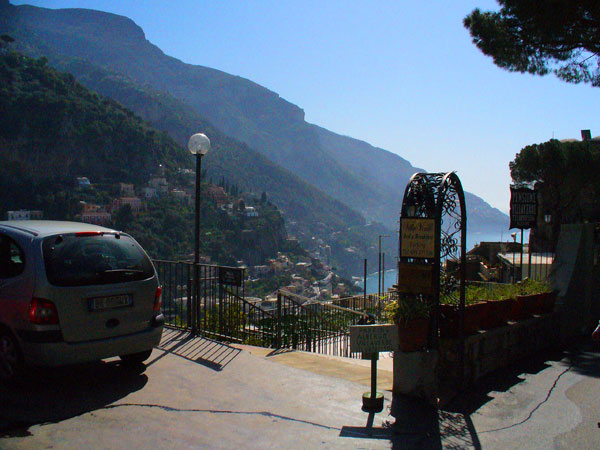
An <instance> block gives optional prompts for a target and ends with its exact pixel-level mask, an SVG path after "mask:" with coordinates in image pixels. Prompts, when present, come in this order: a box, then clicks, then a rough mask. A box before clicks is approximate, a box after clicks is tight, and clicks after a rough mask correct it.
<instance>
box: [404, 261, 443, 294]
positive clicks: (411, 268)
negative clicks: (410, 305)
mask: <svg viewBox="0 0 600 450" xmlns="http://www.w3.org/2000/svg"><path fill="white" fill-rule="evenodd" d="M433 285H434V283H433V265H432V264H415V263H407V262H400V263H398V284H397V285H396V289H397V290H398V292H399V293H401V294H427V295H429V294H433Z"/></svg>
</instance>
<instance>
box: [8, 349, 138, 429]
mask: <svg viewBox="0 0 600 450" xmlns="http://www.w3.org/2000/svg"><path fill="white" fill-rule="evenodd" d="M144 370H145V366H144V365H143V364H139V365H137V366H134V367H132V366H126V365H123V364H122V363H120V362H119V361H110V362H104V361H102V362H96V363H90V364H85V365H77V366H65V367H60V368H52V369H46V368H43V369H42V368H31V369H29V371H28V372H27V373H26V374H25V375H24V376H23V379H22V380H20V381H18V382H17V383H15V384H12V385H0V438H11V437H24V436H28V435H30V433H29V431H28V430H29V428H30V427H31V426H32V425H37V424H43V423H48V422H54V423H56V422H61V421H63V420H66V419H69V418H72V417H75V416H78V415H81V414H84V413H87V412H91V411H95V410H97V409H99V408H103V407H105V406H106V405H109V404H111V403H113V402H115V401H117V400H120V399H122V398H123V397H125V396H127V395H128V394H130V393H131V392H135V391H138V390H140V389H142V388H143V387H144V385H145V384H146V383H147V381H148V377H147V376H146V375H145V374H144V373H143V372H144Z"/></svg>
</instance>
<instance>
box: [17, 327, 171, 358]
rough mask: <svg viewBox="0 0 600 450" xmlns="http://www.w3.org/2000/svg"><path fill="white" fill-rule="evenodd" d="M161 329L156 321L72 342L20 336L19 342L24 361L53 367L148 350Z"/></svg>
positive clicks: (157, 342)
mask: <svg viewBox="0 0 600 450" xmlns="http://www.w3.org/2000/svg"><path fill="white" fill-rule="evenodd" d="M162 330H163V326H162V324H156V325H154V326H152V327H150V328H148V329H146V330H144V331H141V332H138V333H133V334H128V335H125V336H117V337H111V338H107V339H98V340H94V341H83V342H75V343H68V342H64V341H63V342H31V341H25V340H22V341H21V345H22V349H23V357H24V358H25V363H26V364H28V365H32V366H51V367H56V366H63V365H67V364H77V363H84V362H91V361H98V360H100V359H104V358H111V357H113V356H119V355H126V354H130V353H137V352H143V351H146V350H150V349H152V348H154V347H156V346H157V345H158V344H159V343H160V338H161V336H162Z"/></svg>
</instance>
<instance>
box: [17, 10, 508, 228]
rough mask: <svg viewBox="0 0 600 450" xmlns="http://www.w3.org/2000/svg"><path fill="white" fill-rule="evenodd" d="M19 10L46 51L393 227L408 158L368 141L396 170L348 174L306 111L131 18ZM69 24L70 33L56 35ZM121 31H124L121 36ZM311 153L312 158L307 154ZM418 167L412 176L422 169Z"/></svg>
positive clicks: (494, 216) (500, 219) (493, 214)
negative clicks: (134, 86)
mask: <svg viewBox="0 0 600 450" xmlns="http://www.w3.org/2000/svg"><path fill="white" fill-rule="evenodd" d="M15 8H19V9H20V8H25V9H24V10H23V11H24V12H23V13H22V14H20V15H19V14H16V13H15V16H19V17H18V20H20V21H21V22H22V23H24V24H26V26H27V27H29V29H30V31H31V30H32V28H31V23H32V22H35V27H34V30H37V31H38V33H42V34H43V37H44V39H43V40H44V41H45V42H44V43H43V44H39V45H40V47H42V46H45V47H46V48H48V47H53V48H54V49H55V50H56V49H62V50H64V49H65V48H67V49H68V51H69V53H70V55H71V56H76V57H83V58H86V59H90V60H91V61H93V62H94V63H96V64H99V65H102V66H107V67H110V68H111V69H113V70H116V71H117V72H121V73H124V74H126V75H127V76H129V77H130V78H131V79H133V80H135V81H136V82H139V83H142V84H144V83H147V84H150V85H152V86H153V87H154V88H156V89H159V90H163V91H166V92H169V93H170V94H171V95H173V96H174V97H175V98H178V99H180V100H182V101H184V102H185V103H187V104H189V105H190V106H192V107H193V108H194V109H195V110H196V111H198V112H200V113H201V114H202V115H203V116H204V117H206V118H207V119H209V120H210V121H211V123H213V124H214V125H215V126H216V127H217V128H219V129H220V130H222V131H223V132H224V133H225V134H227V135H229V136H232V137H234V138H236V139H238V140H240V141H242V142H246V143H247V144H249V145H250V146H251V147H252V148H255V149H257V150H258V151H260V152H261V153H263V154H265V155H266V156H268V157H269V158H270V159H271V160H272V161H274V162H276V163H278V164H279V165H282V166H283V167H285V168H287V169H288V170H291V171H292V172H293V173H296V174H298V175H299V176H300V177H301V178H303V179H304V180H306V181H308V182H309V183H310V184H313V185H315V186H317V187H318V188H320V189H321V190H323V191H324V192H327V193H329V194H330V195H332V196H333V197H334V198H336V199H338V200H340V201H342V202H344V203H345V204H346V205H348V206H350V207H352V208H353V209H356V210H357V211H360V212H361V213H362V214H363V215H364V216H365V217H369V218H370V219H372V220H378V221H381V222H382V223H384V224H386V225H387V226H388V227H390V228H394V227H395V224H396V221H397V216H398V212H399V203H400V202H401V197H402V193H403V191H404V186H405V185H406V182H407V181H408V177H409V176H410V175H412V174H411V173H408V172H410V171H411V170H412V169H410V168H408V170H407V168H406V164H407V163H408V161H406V160H405V159H403V158H402V157H400V156H399V155H396V154H395V153H391V152H388V153H387V154H386V153H383V152H387V151H386V150H383V149H378V148H376V147H373V146H370V145H369V144H367V143H364V144H366V146H367V147H364V146H363V149H368V151H369V152H370V153H369V154H370V158H368V161H366V162H367V163H369V164H371V165H373V164H375V165H377V164H376V163H377V161H378V160H379V159H386V160H387V161H388V163H387V164H383V165H382V164H379V165H377V167H379V169H381V170H383V169H386V168H387V169H390V170H391V169H395V170H396V173H393V174H391V175H386V176H380V175H379V174H378V175H377V176H371V177H369V178H365V177H363V176H361V175H360V173H358V172H357V171H356V170H348V168H349V166H348V165H347V164H344V162H343V161H341V160H340V152H339V151H336V149H335V148H328V145H329V144H331V142H332V139H331V136H330V137H329V138H328V139H326V141H327V142H329V144H325V145H324V144H323V140H324V138H323V131H322V130H324V129H320V127H318V126H317V125H312V124H309V123H307V122H305V120H304V111H303V110H302V109H301V108H300V107H298V106H296V105H294V104H292V103H290V102H288V101H287V100H285V99H283V98H281V97H280V96H279V95H278V94H277V93H275V92H273V91H271V90H269V89H267V88H265V87H263V86H260V85H258V84H257V83H255V82H253V81H251V80H248V79H245V78H243V77H240V76H236V75H230V74H227V73H226V72H223V71H220V70H218V69H213V68H208V67H204V66H199V65H192V64H187V63H185V62H183V61H180V60H178V59H176V58H173V57H171V56H168V55H166V54H164V53H163V52H162V51H161V50H160V49H159V48H158V47H157V46H155V45H154V44H152V43H151V42H149V41H148V40H147V39H146V37H145V34H144V32H143V30H142V29H141V27H139V26H138V25H137V24H135V22H133V21H132V20H131V19H127V18H123V17H121V16H117V15H114V14H109V13H102V12H99V11H93V12H90V10H80V9H77V10H46V9H43V8H36V7H31V6H22V7H15ZM75 19H76V20H75ZM63 22H64V23H66V25H67V30H62V31H61V32H57V31H56V29H57V28H58V29H60V25H61V24H62V23H63ZM99 23H101V24H102V26H99ZM116 30H118V31H119V33H115V31H116ZM33 34H35V33H33ZM38 41H39V40H38ZM117 44H118V46H117ZM117 49H118V51H117ZM315 127H317V128H315ZM329 133H332V132H329ZM333 134H335V133H333ZM336 136H337V137H336V138H335V140H337V141H338V142H337V144H335V145H338V146H339V145H343V146H345V147H347V148H351V147H352V146H353V145H354V144H353V143H355V142H362V141H358V140H356V139H353V138H348V137H344V136H341V135H336ZM342 141H345V142H342ZM307 151H308V152H309V154H310V157H308V156H307V155H306V153H307ZM390 155H396V157H397V158H396V159H394V158H393V156H391V157H390ZM346 162H347V161H346ZM408 164H409V165H410V163H408ZM363 165H364V164H363ZM410 167H412V165H410ZM413 169H414V170H412V172H413V173H414V172H417V171H422V170H420V169H418V168H413ZM371 172H373V171H371ZM375 172H376V171H375ZM389 180H398V183H394V184H390V183H389V182H388V181H389ZM470 198H471V199H474V198H475V197H470ZM481 200H482V199H481ZM482 201H483V200H482ZM483 202H484V201H483ZM478 203H479V206H478V208H476V214H475V215H474V216H472V217H471V224H472V226H473V227H474V229H477V228H481V227H485V226H487V222H488V221H489V220H490V219H491V221H492V222H497V223H505V222H506V223H507V222H508V218H507V216H506V215H504V214H503V213H502V212H500V211H499V210H497V209H495V208H491V207H490V206H489V205H487V203H485V202H484V204H482V203H481V202H478ZM486 205H487V206H486ZM467 206H469V205H467ZM487 207H489V208H491V210H490V211H486V214H485V215H486V216H488V217H487V218H486V220H483V221H482V223H481V224H480V223H479V222H480V221H479V219H478V215H479V213H480V212H483V211H484V210H485V209H486V208H487Z"/></svg>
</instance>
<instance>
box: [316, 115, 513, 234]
mask: <svg viewBox="0 0 600 450" xmlns="http://www.w3.org/2000/svg"><path fill="white" fill-rule="evenodd" d="M313 128H314V129H315V130H316V131H317V134H318V136H319V139H320V140H321V144H322V146H323V148H325V149H327V151H329V152H330V153H331V154H332V155H333V157H334V158H335V159H336V160H337V161H338V162H340V163H341V164H343V165H344V166H345V167H346V168H347V170H348V171H350V172H352V173H354V174H356V175H357V176H360V177H364V178H367V179H369V180H371V182H372V188H373V189H377V190H378V191H379V192H380V194H379V195H380V196H381V197H380V198H381V199H382V200H381V203H383V204H385V205H386V207H385V208H384V209H382V210H378V211H373V212H372V214H373V215H374V216H376V217H377V218H378V220H380V221H381V222H382V223H385V224H388V225H390V221H391V220H395V221H397V220H398V215H399V213H400V208H401V206H402V196H403V195H404V190H405V188H406V184H407V182H408V180H409V179H410V177H411V176H412V175H413V174H414V173H415V172H426V170H424V169H419V168H417V167H413V166H412V165H411V164H410V163H409V162H408V161H406V160H405V159H403V158H401V157H400V156H398V155H396V154H395V153H392V152H389V151H387V150H384V149H382V148H377V147H373V146H372V145H370V144H368V143H366V142H364V141H360V140H358V139H353V138H351V137H348V136H341V135H339V134H336V133H333V132H331V131H329V130H326V129H324V128H321V127H318V126H316V125H313ZM449 170H452V168H449ZM465 201H466V204H467V213H468V223H469V229H470V230H471V231H482V230H489V229H494V230H498V229H501V228H502V226H503V225H504V226H506V227H508V217H507V216H506V214H504V213H502V212H501V211H500V210H498V209H496V208H492V207H491V206H490V205H489V204H488V203H486V202H485V201H484V200H483V199H481V198H480V197H478V196H476V195H474V194H471V193H469V192H466V193H465ZM376 203H377V200H376V201H375V202H374V205H373V206H372V207H373V208H375V207H376V206H377V205H376ZM389 205H393V206H394V207H395V208H389ZM392 210H393V215H390V212H392ZM367 217H369V216H367Z"/></svg>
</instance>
